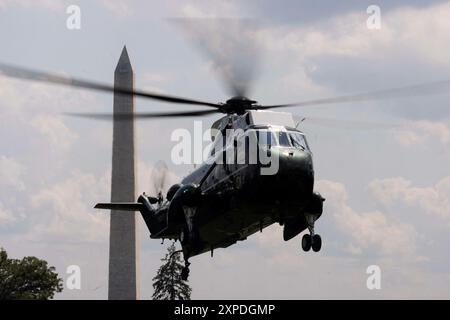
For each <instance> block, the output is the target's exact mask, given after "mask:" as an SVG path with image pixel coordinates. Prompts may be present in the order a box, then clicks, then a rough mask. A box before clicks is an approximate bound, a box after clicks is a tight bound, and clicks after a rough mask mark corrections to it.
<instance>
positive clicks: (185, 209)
mask: <svg viewBox="0 0 450 320" xmlns="http://www.w3.org/2000/svg"><path fill="white" fill-rule="evenodd" d="M265 113H267V112H265ZM273 114H275V113H273ZM278 114H279V113H278ZM225 118H227V117H225ZM243 118H244V119H245V118H247V120H246V121H247V122H248V116H246V115H243V116H240V117H235V118H234V119H231V120H230V119H229V118H228V119H224V120H223V121H222V124H223V125H221V126H219V131H220V132H224V131H225V129H230V128H232V127H234V128H236V127H238V128H239V122H240V121H241V120H242V119H243ZM232 129H233V128H232ZM240 129H243V130H241V131H239V132H238V133H233V134H231V136H228V137H227V138H224V139H223V141H222V140H220V145H219V147H218V148H213V150H212V152H211V154H210V158H211V159H209V161H206V162H205V163H204V164H203V165H201V166H200V167H198V168H197V169H196V170H194V171H193V172H192V173H190V174H189V175H187V176H186V177H185V178H184V179H183V180H182V181H181V183H180V184H178V185H175V186H173V187H172V188H171V189H172V190H171V191H170V190H169V192H168V196H167V199H166V202H165V203H162V204H160V205H159V206H158V207H157V208H155V206H153V205H151V204H150V203H149V201H148V199H146V198H145V196H141V197H140V198H139V200H138V201H139V202H141V203H144V204H146V206H145V208H146V209H145V210H141V213H142V214H143V217H144V220H145V221H146V223H147V226H148V227H149V230H150V233H151V238H158V239H175V240H180V242H181V244H182V247H183V251H184V254H185V258H189V257H191V256H195V255H198V254H201V253H203V252H206V251H213V250H214V249H216V248H225V247H228V246H230V245H231V244H234V243H236V242H237V241H241V240H245V239H247V237H248V236H250V235H252V234H254V233H255V232H258V231H262V230H263V229H264V228H265V227H267V226H269V225H271V224H273V223H276V222H277V223H279V224H280V225H284V232H283V236H284V239H285V240H289V239H291V238H293V237H294V236H296V235H297V234H299V233H300V232H302V231H303V230H305V229H306V228H308V227H309V226H311V225H313V223H314V221H315V220H316V219H317V218H319V216H320V215H321V214H322V202H323V200H324V199H323V198H322V197H321V196H320V195H319V194H315V193H314V192H313V186H314V170H313V162H312V153H311V151H310V149H309V146H308V144H307V142H306V138H305V137H304V135H303V133H302V132H300V131H299V130H297V129H295V128H294V127H290V126H280V125H271V124H258V125H255V124H252V123H250V124H249V123H246V126H245V127H244V128H242V125H241V128H240ZM236 132H237V131H236ZM252 137H253V139H254V141H256V145H257V146H256V148H255V149H254V150H256V156H255V158H256V163H253V162H254V161H253V162H252V161H251V159H250V158H251V155H252V154H253V155H254V152H251V150H250V149H251V145H252V142H251V140H252ZM262 158H265V159H266V160H267V159H269V160H270V161H269V162H268V161H265V162H264V161H262ZM273 162H276V165H274V163H273ZM264 169H267V170H265V171H264ZM170 193H171V194H170ZM153 202H155V201H153ZM143 211H144V212H143Z"/></svg>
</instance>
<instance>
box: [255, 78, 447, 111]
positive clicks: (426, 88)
mask: <svg viewBox="0 0 450 320" xmlns="http://www.w3.org/2000/svg"><path fill="white" fill-rule="evenodd" d="M445 93H450V80H443V81H435V82H428V83H422V84H417V85H412V86H407V87H401V88H394V89H388V90H380V91H374V92H367V93H361V94H356V95H348V96H340V97H332V98H325V99H316V100H309V101H302V102H295V103H288V104H279V105H269V106H255V107H254V108H255V109H273V108H285V107H307V106H316V105H325V104H334V103H344V102H358V101H373V100H383V99H393V98H406V97H414V96H425V95H435V94H445Z"/></svg>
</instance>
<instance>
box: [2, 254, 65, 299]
mask: <svg viewBox="0 0 450 320" xmlns="http://www.w3.org/2000/svg"><path fill="white" fill-rule="evenodd" d="M62 289H63V286H62V279H60V278H58V274H57V273H56V272H55V268H54V267H48V265H47V262H46V261H45V260H40V259H38V258H36V257H24V258H23V259H22V260H19V259H9V258H8V254H7V253H6V251H5V250H4V249H3V248H0V300H16V299H21V300H24V299H38V300H47V299H52V298H53V296H54V295H55V293H56V292H61V291H62Z"/></svg>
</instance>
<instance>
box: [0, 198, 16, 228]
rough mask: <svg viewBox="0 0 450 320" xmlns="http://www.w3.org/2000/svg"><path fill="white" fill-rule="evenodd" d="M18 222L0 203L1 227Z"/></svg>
mask: <svg viewBox="0 0 450 320" xmlns="http://www.w3.org/2000/svg"><path fill="white" fill-rule="evenodd" d="M16 221H17V218H16V217H14V215H13V213H12V212H11V211H9V210H7V209H6V208H5V207H4V206H3V204H2V203H1V202H0V227H3V226H8V225H9V224H12V223H14V222H16Z"/></svg>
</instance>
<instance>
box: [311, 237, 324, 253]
mask: <svg viewBox="0 0 450 320" xmlns="http://www.w3.org/2000/svg"><path fill="white" fill-rule="evenodd" d="M311 246H312V249H313V251H314V252H319V251H320V248H322V238H321V237H320V236H319V235H318V234H315V235H314V236H313V237H312V244H311Z"/></svg>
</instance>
